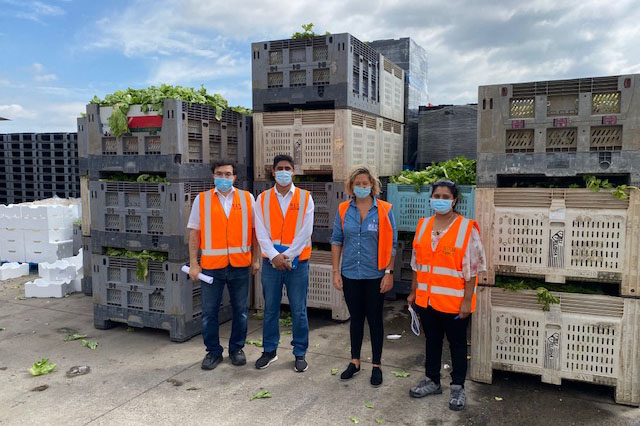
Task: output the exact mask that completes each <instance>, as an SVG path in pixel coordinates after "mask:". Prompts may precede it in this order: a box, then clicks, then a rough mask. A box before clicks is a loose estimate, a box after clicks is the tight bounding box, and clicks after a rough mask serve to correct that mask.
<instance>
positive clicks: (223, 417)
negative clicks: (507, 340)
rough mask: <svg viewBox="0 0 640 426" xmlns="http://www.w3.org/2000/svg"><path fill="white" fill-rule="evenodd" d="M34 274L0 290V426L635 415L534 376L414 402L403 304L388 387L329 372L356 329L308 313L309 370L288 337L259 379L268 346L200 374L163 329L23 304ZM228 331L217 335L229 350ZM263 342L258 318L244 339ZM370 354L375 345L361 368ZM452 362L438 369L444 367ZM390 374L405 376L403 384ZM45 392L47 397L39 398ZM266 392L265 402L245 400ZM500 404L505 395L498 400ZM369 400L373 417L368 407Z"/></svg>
mask: <svg viewBox="0 0 640 426" xmlns="http://www.w3.org/2000/svg"><path fill="white" fill-rule="evenodd" d="M29 279H33V276H32V277H30V278H28V277H23V278H19V279H14V280H9V281H4V282H0V328H4V330H2V331H0V407H1V409H0V424H2V425H23V424H24V425H30V424H38V425H42V424H47V425H85V424H91V425H111V424H118V425H149V424H153V425H155V426H159V425H173V424H182V425H191V424H202V425H245V424H247V425H248V424H251V425H275V424H278V425H350V424H354V423H355V422H354V421H352V418H354V420H355V419H358V422H359V424H368V425H375V424H377V423H376V419H378V421H382V422H383V423H382V424H390V425H554V426H556V425H558V426H559V425H633V424H640V410H639V409H636V408H630V407H624V406H620V405H616V404H615V403H614V401H613V389H612V388H608V387H601V386H594V385H588V384H582V383H567V384H563V386H552V385H547V384H542V383H540V381H539V378H537V377H532V376H527V375H518V374H513V373H499V372H496V373H495V374H494V376H495V379H494V383H493V385H482V384H477V383H473V382H471V381H469V382H467V385H466V388H467V397H468V401H467V408H466V410H464V411H463V412H458V413H456V412H453V411H450V410H449V409H448V405H447V404H448V394H449V386H448V377H447V379H446V380H443V384H445V386H444V394H443V395H438V396H432V397H427V398H424V399H420V400H416V399H412V398H410V397H409V395H408V390H409V388H410V387H411V386H413V385H414V384H415V383H416V382H417V381H419V380H420V379H421V378H422V376H423V374H424V373H423V367H422V365H423V362H424V340H423V337H422V336H421V337H416V336H414V335H413V334H411V332H410V328H409V320H408V317H407V314H406V313H403V312H406V311H404V305H403V303H402V302H401V301H397V302H387V304H386V307H385V311H386V330H385V332H386V334H391V333H398V334H403V337H402V338H401V339H400V340H397V341H388V340H387V341H385V347H384V352H383V360H382V361H383V367H382V369H383V372H384V384H383V386H381V387H380V388H377V389H374V388H372V387H371V386H370V385H369V375H370V371H371V365H370V364H369V363H365V364H364V368H363V372H362V373H361V374H360V375H358V376H356V378H354V379H353V380H351V381H349V382H341V381H340V380H339V378H338V376H333V375H331V369H333V368H336V369H338V370H339V371H340V372H341V371H342V370H343V369H344V368H345V367H346V366H347V364H348V360H349V358H350V354H349V345H350V344H349V324H348V323H343V324H338V323H335V322H333V321H331V319H330V314H329V313H328V312H322V311H311V312H310V323H311V335H310V348H309V354H308V357H307V359H308V361H309V364H310V367H309V370H308V371H307V372H305V373H301V374H300V373H295V372H294V371H293V356H292V355H291V352H290V348H289V346H288V343H289V340H288V338H289V336H287V335H283V336H282V337H283V338H282V344H281V347H280V349H279V353H278V355H279V358H280V359H279V360H278V361H277V362H276V363H274V364H272V365H271V366H270V367H269V368H268V369H266V370H263V371H259V370H256V369H255V368H253V365H252V364H253V362H255V360H256V359H257V358H258V357H259V355H260V352H261V349H260V348H257V347H255V346H247V347H246V348H245V353H246V354H247V358H248V364H247V365H246V366H244V367H234V366H232V365H231V363H230V362H229V359H228V358H227V357H226V353H225V361H224V362H223V364H221V365H220V366H219V367H218V368H217V369H216V370H214V371H207V372H205V371H202V370H201V369H200V361H201V359H202V357H203V355H204V347H203V344H202V340H201V338H200V337H199V336H198V337H195V338H193V339H191V340H190V341H189V342H186V343H182V344H176V343H172V342H170V341H169V336H168V333H167V332H164V331H159V330H149V329H144V330H141V329H136V330H135V331H133V332H130V331H127V327H126V326H124V325H122V326H119V327H116V328H114V329H111V330H104V331H101V330H95V329H94V328H93V318H92V304H91V303H92V302H91V298H89V297H85V296H83V295H82V294H74V295H72V296H70V297H67V298H64V299H37V300H36V299H27V300H21V299H20V296H21V295H23V294H24V290H23V284H24V282H26V281H28V280H29ZM74 332H79V333H86V334H88V335H89V337H88V340H92V341H97V342H99V346H98V348H97V349H96V350H90V349H89V348H86V347H83V346H82V345H81V343H80V342H79V341H73V342H64V341H63V339H64V337H65V336H66V335H67V334H69V333H74ZM229 333H230V323H227V324H224V325H223V326H222V327H221V334H222V336H223V337H224V340H223V344H225V343H226V342H227V341H226V339H227V338H228V336H229ZM261 338H262V335H261V328H260V321H259V320H258V319H256V318H255V316H252V318H251V319H250V321H249V336H248V339H253V340H259V339H261ZM370 356H371V349H370V346H369V340H368V338H367V340H366V341H365V343H364V345H363V359H364V360H366V359H367V357H370ZM44 357H48V358H50V359H51V360H52V361H53V362H56V363H57V367H56V369H55V370H54V372H53V373H51V374H48V375H45V376H38V377H32V376H31V375H30V374H29V373H28V372H27V369H28V368H29V367H30V366H31V364H32V363H33V362H35V361H37V360H39V359H40V358H44ZM448 362H449V361H448V354H445V355H444V359H443V363H448ZM80 365H88V366H90V367H91V372H90V373H89V374H87V375H83V376H78V377H75V378H67V377H66V376H65V373H66V372H67V371H68V370H69V369H70V368H71V367H73V366H80ZM393 371H406V372H408V373H410V374H411V376H410V377H408V378H396V377H394V376H393V375H392V372H393ZM43 389H44V390H43ZM261 389H266V390H268V391H270V392H271V394H272V395H273V397H272V398H270V399H256V400H254V401H249V398H250V397H251V395H253V394H254V393H256V392H258V391H259V390H261ZM496 397H499V398H502V400H497V399H496ZM367 403H370V404H371V405H372V407H373V408H367V407H365V404H367Z"/></svg>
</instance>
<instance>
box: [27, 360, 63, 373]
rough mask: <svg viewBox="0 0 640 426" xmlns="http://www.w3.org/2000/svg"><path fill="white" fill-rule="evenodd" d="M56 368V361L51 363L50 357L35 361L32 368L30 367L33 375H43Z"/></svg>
mask: <svg viewBox="0 0 640 426" xmlns="http://www.w3.org/2000/svg"><path fill="white" fill-rule="evenodd" d="M54 368H56V364H55V363H50V362H49V358H42V359H41V360H40V361H37V362H34V363H33V365H32V366H31V368H29V373H31V375H32V376H42V375H43V374H49V373H51V372H52V371H53V369H54Z"/></svg>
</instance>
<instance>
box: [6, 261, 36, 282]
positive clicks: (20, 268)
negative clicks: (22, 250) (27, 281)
mask: <svg viewBox="0 0 640 426" xmlns="http://www.w3.org/2000/svg"><path fill="white" fill-rule="evenodd" d="M25 275H29V264H28V263H18V262H9V263H5V264H3V265H0V281H2V280H8V279H11V278H18V277H23V276H25Z"/></svg>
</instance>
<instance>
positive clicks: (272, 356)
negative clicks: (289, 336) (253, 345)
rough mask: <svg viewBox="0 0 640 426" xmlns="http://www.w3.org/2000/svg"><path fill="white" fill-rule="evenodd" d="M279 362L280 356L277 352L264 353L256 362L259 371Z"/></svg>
mask: <svg viewBox="0 0 640 426" xmlns="http://www.w3.org/2000/svg"><path fill="white" fill-rule="evenodd" d="M277 360H278V355H276V351H273V352H262V356H261V357H260V358H258V360H257V361H256V368H257V369H258V370H263V369H265V368H267V367H268V366H269V364H271V363H272V362H275V361H277Z"/></svg>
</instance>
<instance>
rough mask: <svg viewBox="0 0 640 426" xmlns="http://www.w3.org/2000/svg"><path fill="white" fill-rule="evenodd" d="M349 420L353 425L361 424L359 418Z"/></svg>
mask: <svg viewBox="0 0 640 426" xmlns="http://www.w3.org/2000/svg"><path fill="white" fill-rule="evenodd" d="M349 420H351V423H360V419H359V418H357V417H349Z"/></svg>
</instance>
